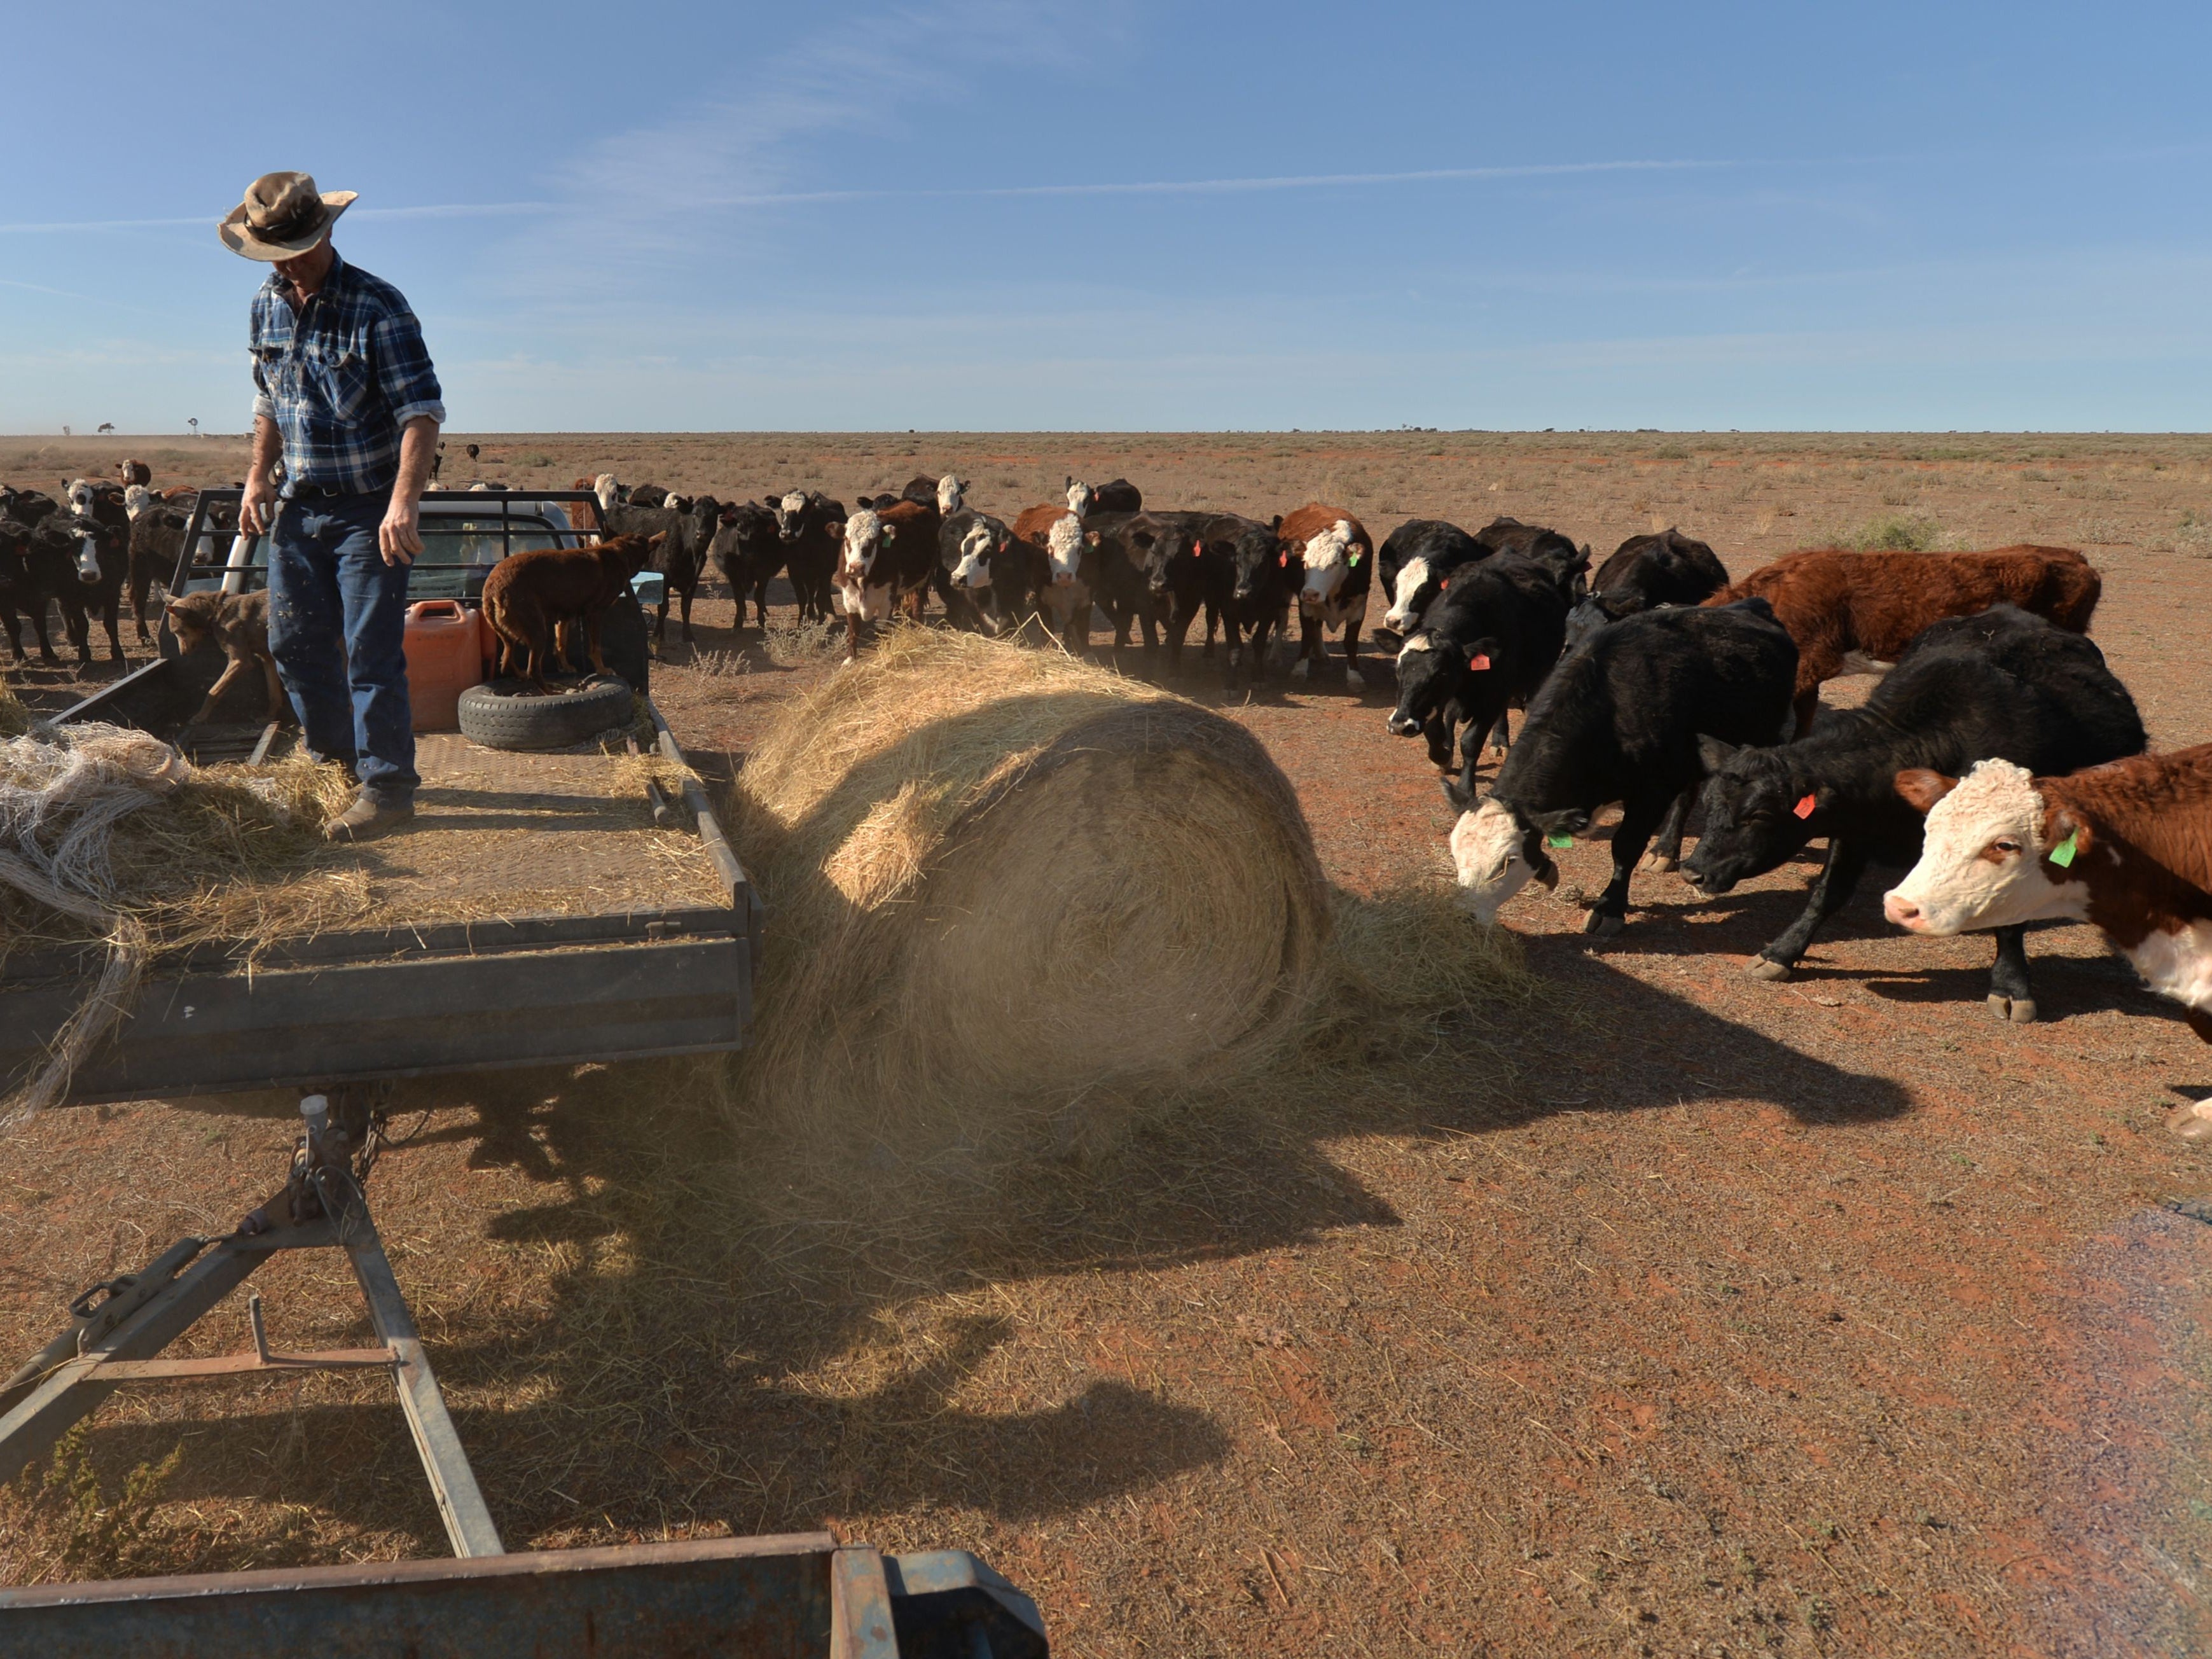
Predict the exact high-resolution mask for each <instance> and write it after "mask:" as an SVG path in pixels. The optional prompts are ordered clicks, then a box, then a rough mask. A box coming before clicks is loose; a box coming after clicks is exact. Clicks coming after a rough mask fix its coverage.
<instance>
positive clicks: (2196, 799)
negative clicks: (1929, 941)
mask: <svg viewBox="0 0 2212 1659" xmlns="http://www.w3.org/2000/svg"><path fill="white" fill-rule="evenodd" d="M1897 793H1899V794H1900V795H1902V796H1903V797H1904V798H1905V799H1906V800H1907V801H1909V802H1911V804H1912V805H1915V806H1917V807H1918V808H1919V809H1920V810H1921V811H1923V812H1926V813H1927V814H1928V823H1927V828H1926V833H1925V835H1924V836H1923V839H1922V842H1921V847H1920V861H1919V862H1918V863H1917V864H1916V865H1914V866H1912V869H1911V872H1910V873H1909V874H1907V875H1906V877H1905V879H1904V880H1903V881H1901V882H1899V883H1898V884H1897V885H1896V886H1895V887H1893V888H1892V889H1891V890H1889V892H1888V893H1887V894H1886V895H1885V896H1883V899H1882V906H1881V908H1882V910H1883V913H1884V914H1885V915H1887V916H1888V917H1889V919H1890V920H1891V921H1893V922H1895V923H1896V924H1897V925H1898V926H1899V927H1905V928H1909V929H1911V931H1912V932H1913V933H1927V934H1930V935H1934V936H1936V937H1938V938H1942V937H1945V936H1948V935H1949V934H1952V933H1963V932H1966V931H1967V930H1969V929H1972V930H1977V931H1978V930H1980V929H1984V928H1991V927H2017V926H2019V925H2021V924H2022V923H2025V922H2030V921H2058V920H2063V921H2091V922H2093V923H2095V924H2096V926H2097V927H2098V928H2099V930H2100V931H2101V932H2102V933H2104V935H2105V937H2106V939H2109V940H2110V941H2111V942H2112V945H2114V946H2116V947H2117V948H2118V950H2119V951H2120V952H2121V954H2122V955H2124V956H2125V957H2127V958H2128V960H2129V961H2130V962H2131V963H2134V964H2135V968H2136V972H2137V973H2139V974H2141V975H2142V976H2143V978H2144V980H2145V981H2147V982H2148V984H2149V986H2150V987H2151V988H2152V989H2153V990H2154V991H2157V992H2159V993H2160V994H2163V995H2166V996H2169V997H2172V998H2173V999H2174V1000H2176V1001H2177V1002H2179V1003H2180V1004H2181V1005H2182V1006H2183V1008H2184V1010H2185V1015H2184V1017H2185V1018H2186V1019H2187V1020H2188V1021H2189V1027H2190V1029H2191V1030H2193V1031H2195V1032H2196V1033H2197V1036H2200V1037H2202V1038H2203V1039H2204V1041H2205V1042H2212V744H2198V745H2197V747H2196V748H2194V749H2180V750H2174V751H2173V752H2172V753H2171V754H2165V755H2136V756H2133V757H2130V758H2129V759H2126V760H2118V761H2112V762H2111V763H2108V764H2106V765H2104V766H2093V767H2091V768H2090V769H2088V770H2087V771H2084V772H2075V773H2074V774H2072V775H2070V776H2067V777H2063V778H2034V777H2030V776H2029V775H2028V774H2027V769H2026V768H2025V767H2020V766H2015V765H2014V764H2013V763H2011V762H2010V761H2002V760H1988V761H1984V762H1983V763H1981V764H1980V765H1978V766H1977V767H1975V768H1974V769H1973V770H1972V772H1969V773H1968V774H1967V775H1966V778H1965V779H1964V780H1963V781H1961V780H1960V779H1956V778H1948V777H1945V776H1943V775H1942V774H1941V773H1937V772H1929V771H1906V772H1900V773H1899V774H1898V775H1897ZM2172 1127H2173V1129H2174V1131H2175V1132H2176V1133H2179V1134H2181V1135H2183V1136H2185V1137H2186V1138H2187V1139H2191V1140H2202V1139H2206V1138H2207V1137H2212V1097H2207V1098H2205V1099H2203V1100H2199V1101H2197V1102H2195V1103H2193V1104H2191V1105H2190V1106H2188V1107H2186V1108H2185V1109H2183V1110H2182V1111H2181V1112H2179V1113H2178V1114H2176V1115H2175V1118H2174V1120H2173V1122H2172Z"/></svg>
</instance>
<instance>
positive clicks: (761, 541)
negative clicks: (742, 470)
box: [707, 501, 785, 629]
mask: <svg viewBox="0 0 2212 1659" xmlns="http://www.w3.org/2000/svg"><path fill="white" fill-rule="evenodd" d="M707 551H708V556H709V557H710V558H712V559H713V560H714V568H716V569H718V570H720V572H721V573H722V580H724V581H726V582H727V583H729V585H730V592H731V595H732V597H733V598H734V599H736V600H737V602H738V623H737V625H738V627H739V628H743V627H744V625H745V596H746V595H747V594H748V593H750V595H752V601H753V612H754V619H755V621H756V623H757V624H758V625H759V626H760V627H761V628H762V629H766V628H767V627H768V585H769V582H771V581H773V580H775V574H776V572H777V571H779V570H781V569H782V568H783V563H784V557H785V550H784V544H783V538H781V536H779V535H778V534H777V533H776V527H775V508H773V507H769V506H768V505H767V504H766V503H765V502H762V501H732V502H731V503H730V504H729V505H728V506H727V507H724V508H723V509H722V511H721V514H720V518H719V520H717V522H716V524H715V526H714V540H713V541H711V542H709V543H708V544H707Z"/></svg>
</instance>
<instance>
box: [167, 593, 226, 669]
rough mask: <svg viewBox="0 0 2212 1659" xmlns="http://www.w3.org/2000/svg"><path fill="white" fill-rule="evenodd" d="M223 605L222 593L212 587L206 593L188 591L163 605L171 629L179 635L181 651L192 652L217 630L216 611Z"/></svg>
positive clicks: (178, 640)
mask: <svg viewBox="0 0 2212 1659" xmlns="http://www.w3.org/2000/svg"><path fill="white" fill-rule="evenodd" d="M221 607H222V594H220V593H218V592H215V591H213V590H212V589H210V590H209V591H208V592H204V593H187V594H185V596H184V597H183V598H181V599H171V600H169V601H168V602H167V604H165V605H162V607H161V613H162V615H163V616H165V617H167V618H168V622H169V631H170V632H171V633H172V634H174V635H176V636H177V649H178V650H179V652H182V653H186V654H190V653H191V652H192V651H193V650H195V649H197V647H198V645H199V642H200V641H202V640H204V639H205V638H206V637H207V636H208V635H210V634H211V633H213V632H214V631H215V619H216V612H217V611H218V610H219V609H220V608H221Z"/></svg>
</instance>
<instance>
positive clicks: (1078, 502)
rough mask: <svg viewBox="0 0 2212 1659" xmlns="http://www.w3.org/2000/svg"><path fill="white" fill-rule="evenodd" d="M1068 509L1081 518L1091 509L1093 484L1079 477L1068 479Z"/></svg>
mask: <svg viewBox="0 0 2212 1659" xmlns="http://www.w3.org/2000/svg"><path fill="white" fill-rule="evenodd" d="M1067 510H1068V511H1069V512H1071V513H1073V514H1075V516H1076V517H1077V518H1081V517H1082V516H1083V515H1084V514H1085V513H1088V512H1090V511H1091V486H1090V485H1089V484H1087V483H1084V482H1083V481H1082V480H1081V479H1079V478H1070V479H1069V480H1068V481H1067Z"/></svg>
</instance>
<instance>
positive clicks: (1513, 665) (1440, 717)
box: [1389, 553, 1567, 794]
mask: <svg viewBox="0 0 2212 1659" xmlns="http://www.w3.org/2000/svg"><path fill="white" fill-rule="evenodd" d="M1566 622H1567V599H1566V595H1565V594H1564V593H1562V592H1559V578H1558V576H1557V575H1556V574H1554V573H1553V571H1552V569H1551V568H1550V567H1548V566H1547V565H1542V564H1539V563H1538V562H1536V561H1535V560H1534V559H1532V558H1529V557H1528V556H1526V555H1523V554H1519V553H1500V554H1498V555H1497V556H1495V557H1492V558H1486V559H1482V560H1480V561H1479V562H1475V563H1473V564H1469V565H1463V566H1462V567H1461V568H1459V569H1457V570H1455V571H1454V572H1453V573H1452V580H1451V586H1449V587H1447V588H1445V589H1444V590H1443V593H1442V594H1441V595H1440V596H1439V597H1438V598H1437V600H1436V602H1435V603H1434V604H1432V605H1430V607H1429V609H1428V612H1427V614H1426V615H1425V616H1424V617H1422V618H1421V624H1420V626H1419V628H1417V629H1414V630H1413V632H1412V633H1411V634H1409V635H1407V636H1406V641H1405V643H1404V644H1403V645H1401V647H1399V649H1398V706H1397V707H1396V708H1394V709H1392V710H1391V711H1390V719H1389V729H1390V731H1391V732H1393V733H1395V735H1397V736H1399V737H1401V738H1411V737H1425V738H1427V739H1428V740H1429V759H1430V760H1431V762H1433V763H1435V764H1436V766H1437V768H1438V769H1439V770H1441V771H1443V773H1444V774H1445V775H1447V776H1449V775H1451V773H1452V770H1453V768H1452V741H1453V738H1454V737H1455V735H1456V734H1457V732H1458V728H1459V726H1460V725H1461V723H1462V722H1465V723H1466V726H1467V732H1466V736H1465V738H1464V740H1463V743H1462V759H1461V763H1460V766H1459V774H1458V775H1459V779H1460V785H1461V787H1462V788H1463V789H1465V790H1466V791H1468V793H1470V794H1472V793H1473V791H1474V763H1475V757H1477V756H1478V755H1479V754H1480V752H1481V749H1482V739H1483V738H1484V736H1485V735H1486V733H1488V732H1490V731H1491V730H1492V727H1493V726H1496V727H1498V729H1500V730H1501V731H1502V730H1503V723H1504V720H1505V711H1506V709H1507V708H1510V707H1515V706H1517V707H1520V708H1527V707H1528V700H1529V699H1530V698H1531V697H1533V696H1535V694H1536V691H1537V689H1538V688H1539V687H1540V686H1541V685H1542V684H1544V678H1545V676H1547V674H1549V673H1550V672H1551V671H1552V665H1553V664H1554V663H1556V662H1558V661H1559V645H1560V641H1561V639H1562V637H1563V635H1564V634H1565V629H1566ZM1523 735H1524V736H1525V735H1526V726H1525V723H1524V726H1523Z"/></svg>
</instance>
